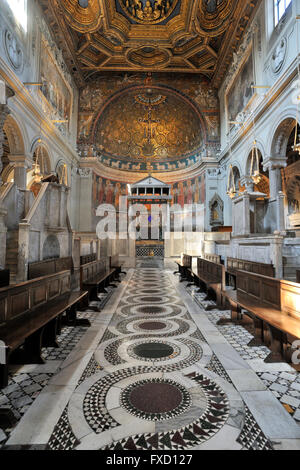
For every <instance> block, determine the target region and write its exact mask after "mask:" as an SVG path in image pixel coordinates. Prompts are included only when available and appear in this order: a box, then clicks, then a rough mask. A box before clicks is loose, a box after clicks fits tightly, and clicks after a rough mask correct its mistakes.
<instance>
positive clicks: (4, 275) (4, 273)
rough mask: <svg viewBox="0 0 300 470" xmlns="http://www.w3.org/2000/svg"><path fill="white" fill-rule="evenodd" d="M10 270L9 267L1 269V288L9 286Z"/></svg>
mask: <svg viewBox="0 0 300 470" xmlns="http://www.w3.org/2000/svg"><path fill="white" fill-rule="evenodd" d="M9 283H10V271H9V269H0V288H1V287H6V286H9Z"/></svg>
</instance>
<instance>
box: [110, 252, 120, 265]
mask: <svg viewBox="0 0 300 470" xmlns="http://www.w3.org/2000/svg"><path fill="white" fill-rule="evenodd" d="M109 266H110V267H111V268H119V267H120V266H121V264H120V262H119V255H114V256H110V258H109Z"/></svg>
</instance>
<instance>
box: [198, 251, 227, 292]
mask: <svg viewBox="0 0 300 470" xmlns="http://www.w3.org/2000/svg"><path fill="white" fill-rule="evenodd" d="M197 273H198V276H199V277H200V279H203V280H207V281H214V282H217V283H221V284H222V288H223V286H225V267H224V266H223V264H219V263H213V262H212V261H207V260H205V259H203V258H197Z"/></svg>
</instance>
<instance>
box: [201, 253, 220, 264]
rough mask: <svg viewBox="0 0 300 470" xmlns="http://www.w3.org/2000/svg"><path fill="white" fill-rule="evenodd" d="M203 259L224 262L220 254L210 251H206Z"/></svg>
mask: <svg viewBox="0 0 300 470" xmlns="http://www.w3.org/2000/svg"><path fill="white" fill-rule="evenodd" d="M202 258H203V259H206V261H211V262H212V263H216V264H222V260H221V256H219V255H213V254H210V253H204V255H203V256H202Z"/></svg>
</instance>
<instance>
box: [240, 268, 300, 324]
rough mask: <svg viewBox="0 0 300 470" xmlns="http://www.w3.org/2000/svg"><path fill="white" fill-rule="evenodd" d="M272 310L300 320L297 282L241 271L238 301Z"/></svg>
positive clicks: (299, 294)
mask: <svg viewBox="0 0 300 470" xmlns="http://www.w3.org/2000/svg"><path fill="white" fill-rule="evenodd" d="M239 298H240V299H243V300H245V299H247V300H248V301H249V303H251V302H252V303H253V302H254V303H256V304H257V305H259V306H262V305H266V306H269V307H270V308H274V309H277V310H281V312H283V313H285V314H287V315H290V316H292V317H294V318H298V319H300V286H299V285H298V284H297V283H295V282H290V281H285V280H280V279H275V278H272V277H267V276H262V275H260V274H254V273H249V272H246V271H239V272H238V276H237V299H238V300H239Z"/></svg>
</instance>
